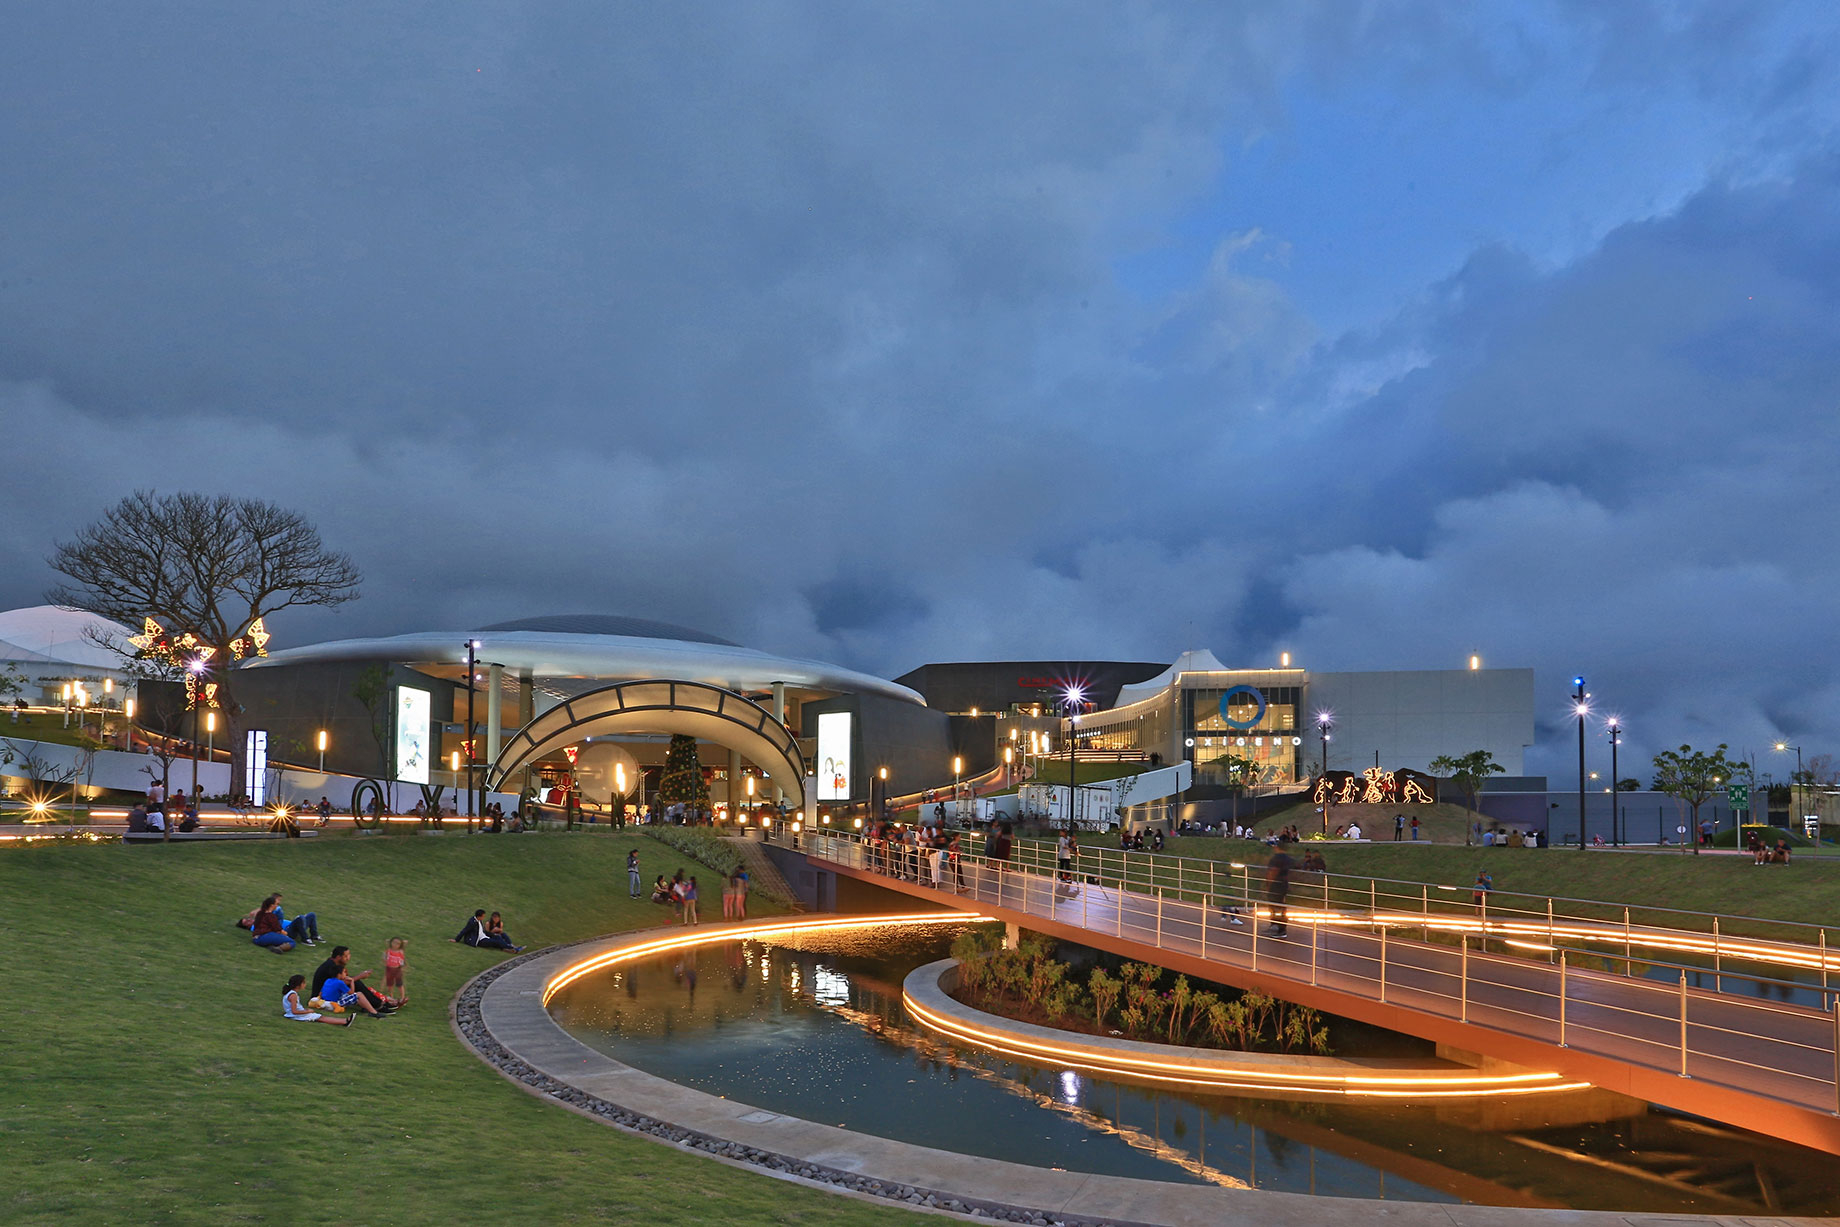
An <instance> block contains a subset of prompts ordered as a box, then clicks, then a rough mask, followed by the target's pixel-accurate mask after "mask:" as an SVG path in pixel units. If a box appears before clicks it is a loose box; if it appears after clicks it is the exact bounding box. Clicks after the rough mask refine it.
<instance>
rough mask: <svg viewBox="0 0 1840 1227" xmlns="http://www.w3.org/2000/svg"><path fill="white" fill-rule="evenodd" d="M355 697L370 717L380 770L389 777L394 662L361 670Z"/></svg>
mask: <svg viewBox="0 0 1840 1227" xmlns="http://www.w3.org/2000/svg"><path fill="white" fill-rule="evenodd" d="M351 697H352V698H354V699H356V700H357V701H358V705H359V706H360V707H362V708H364V711H365V714H366V715H368V716H369V717H370V720H369V722H368V724H367V725H366V727H367V728H369V729H370V734H371V740H372V741H373V742H375V743H376V745H377V770H378V772H379V773H380V777H379V778H382V779H386V780H387V779H389V778H390V776H391V775H392V774H394V773H393V772H392V771H391V770H390V666H388V665H369V666H367V667H366V668H364V669H362V670H360V671H359V673H358V676H357V680H355V681H353V682H352V684H351Z"/></svg>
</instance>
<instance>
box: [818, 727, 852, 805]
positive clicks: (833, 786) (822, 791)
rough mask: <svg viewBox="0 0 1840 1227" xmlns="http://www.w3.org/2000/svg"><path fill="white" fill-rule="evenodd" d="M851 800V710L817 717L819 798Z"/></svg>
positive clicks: (821, 799)
mask: <svg viewBox="0 0 1840 1227" xmlns="http://www.w3.org/2000/svg"><path fill="white" fill-rule="evenodd" d="M849 799H850V713H849V712H847V711H827V712H821V713H820V714H819V716H818V800H820V801H848V800H849Z"/></svg>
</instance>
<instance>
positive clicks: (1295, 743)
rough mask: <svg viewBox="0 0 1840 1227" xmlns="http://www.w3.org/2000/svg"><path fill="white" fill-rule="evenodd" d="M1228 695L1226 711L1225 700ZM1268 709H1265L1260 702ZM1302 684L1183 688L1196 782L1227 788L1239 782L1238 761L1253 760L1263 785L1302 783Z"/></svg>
mask: <svg viewBox="0 0 1840 1227" xmlns="http://www.w3.org/2000/svg"><path fill="white" fill-rule="evenodd" d="M1222 699H1225V700H1226V703H1225V707H1224V710H1223V707H1222V703H1221V700H1222ZM1261 699H1262V700H1263V704H1262V706H1263V708H1264V710H1263V711H1261V710H1260V707H1261V702H1260V700H1261ZM1302 706H1303V688H1302V687H1301V686H1266V687H1252V686H1232V687H1225V686H1221V687H1213V688H1209V687H1197V688H1196V689H1193V690H1184V691H1183V692H1182V711H1183V717H1184V719H1183V724H1184V726H1185V727H1186V729H1187V731H1186V732H1185V733H1184V735H1183V736H1184V738H1185V739H1186V738H1190V737H1192V738H1194V742H1195V744H1194V746H1193V748H1192V749H1190V750H1189V756H1190V757H1191V758H1192V759H1193V760H1194V763H1195V782H1196V783H1197V784H1213V785H1219V786H1221V787H1227V786H1230V785H1231V784H1233V783H1235V782H1236V781H1235V779H1234V774H1233V773H1234V768H1235V761H1236V760H1237V762H1238V763H1240V764H1244V763H1250V764H1251V768H1250V772H1251V774H1252V778H1251V779H1250V780H1249V781H1245V782H1247V783H1250V784H1255V785H1257V786H1260V787H1271V786H1273V785H1288V784H1294V783H1296V782H1297V780H1298V778H1299V775H1298V772H1299V765H1300V759H1301V757H1302V753H1303V746H1302V732H1301V730H1300V729H1299V727H1298V718H1299V714H1300V712H1301V709H1302Z"/></svg>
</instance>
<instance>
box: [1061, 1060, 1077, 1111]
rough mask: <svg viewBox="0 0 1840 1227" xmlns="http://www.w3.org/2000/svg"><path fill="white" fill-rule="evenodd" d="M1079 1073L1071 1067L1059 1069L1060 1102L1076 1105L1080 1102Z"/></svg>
mask: <svg viewBox="0 0 1840 1227" xmlns="http://www.w3.org/2000/svg"><path fill="white" fill-rule="evenodd" d="M1080 1090H1081V1086H1080V1075H1078V1074H1076V1073H1074V1072H1073V1071H1072V1070H1071V1069H1063V1070H1062V1071H1061V1102H1062V1103H1065V1104H1068V1105H1071V1106H1073V1107H1078V1106H1079V1104H1080Z"/></svg>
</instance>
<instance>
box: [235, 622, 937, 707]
mask: <svg viewBox="0 0 1840 1227" xmlns="http://www.w3.org/2000/svg"><path fill="white" fill-rule="evenodd" d="M648 625H651V626H655V625H657V624H648ZM469 639H477V640H479V644H480V646H479V653H478V659H479V662H480V663H481V664H496V665H503V666H504V667H505V668H507V669H512V670H526V669H527V670H529V671H530V673H531V675H532V676H533V678H536V679H538V680H541V679H544V678H581V679H584V680H595V681H609V682H614V681H630V680H636V679H645V678H670V679H673V680H679V681H686V682H708V683H709V684H711V685H714V686H722V687H725V688H726V689H729V690H736V691H756V690H765V689H766V688H767V687H769V686H771V685H772V684H773V683H774V682H784V683H786V684H787V685H788V686H795V687H801V688H805V689H810V690H831V691H836V692H838V693H840V694H865V693H866V694H879V695H883V696H886V697H888V698H891V699H901V700H904V701H906V702H909V703H917V704H919V705H921V706H922V707H924V706H925V705H926V700H925V699H923V698H922V697H921V696H920V694H919V693H918V692H917V691H913V690H909V689H908V688H907V687H905V686H901V685H897V684H896V683H894V682H891V681H888V680H887V679H885V678H879V677H875V676H873V675H871V674H868V673H858V672H857V671H856V670H854V669H845V668H842V667H840V666H838V665H827V664H825V663H823V662H822V661H816V660H800V659H796V658H793V657H786V656H774V655H772V654H770V653H767V652H761V651H757V650H756V649H754V648H744V647H739V646H736V645H734V644H726V643H710V642H693V641H690V640H686V639H665V638H654V637H652V636H650V635H630V634H629V635H609V634H594V633H587V634H583V633H573V634H569V633H561V632H556V631H529V630H485V629H481V630H476V631H417V632H415V633H413V634H408V635H388V636H384V637H382V638H377V639H341V640H337V641H334V642H332V643H315V644H308V645H306V646H304V647H298V648H286V649H283V650H282V651H279V652H271V653H270V654H269V655H268V656H267V657H265V658H263V659H260V660H253V661H250V662H249V663H248V664H247V665H246V666H245V667H246V668H255V669H260V668H264V667H273V666H276V665H293V664H305V663H309V662H312V663H321V662H331V661H376V662H384V663H390V664H405V665H413V664H439V665H461V666H464V665H465V664H466V643H467V641H468V640H469Z"/></svg>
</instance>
